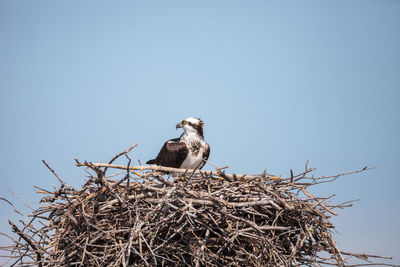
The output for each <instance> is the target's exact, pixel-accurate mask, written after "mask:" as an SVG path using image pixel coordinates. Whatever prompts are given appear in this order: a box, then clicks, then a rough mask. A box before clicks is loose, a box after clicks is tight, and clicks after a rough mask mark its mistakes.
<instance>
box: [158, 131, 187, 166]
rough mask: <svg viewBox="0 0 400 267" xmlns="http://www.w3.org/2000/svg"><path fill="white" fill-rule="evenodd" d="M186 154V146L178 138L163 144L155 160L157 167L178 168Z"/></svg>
mask: <svg viewBox="0 0 400 267" xmlns="http://www.w3.org/2000/svg"><path fill="white" fill-rule="evenodd" d="M187 154H188V148H187V145H186V144H185V143H184V142H181V141H180V140H179V138H175V139H171V140H168V141H167V142H165V144H164V145H163V147H162V148H161V150H160V152H159V153H158V155H157V158H156V162H155V163H156V164H157V165H159V166H165V167H172V168H179V167H180V166H181V164H182V162H183V161H184V160H185V158H186V156H187Z"/></svg>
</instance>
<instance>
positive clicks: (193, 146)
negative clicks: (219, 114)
mask: <svg viewBox="0 0 400 267" xmlns="http://www.w3.org/2000/svg"><path fill="white" fill-rule="evenodd" d="M179 128H182V129H183V134H182V135H181V136H180V137H179V138H174V139H170V140H168V141H166V142H165V143H164V145H163V146H162V148H161V150H160V152H159V153H158V155H157V157H156V158H155V159H151V160H149V161H147V162H146V163H147V164H156V165H158V166H164V167H172V168H180V169H198V170H200V169H201V168H203V166H204V165H205V163H206V161H207V159H208V157H209V156H210V146H209V144H207V143H206V141H204V134H203V129H204V123H203V121H202V120H201V119H199V118H192V117H189V118H186V119H184V120H182V121H181V122H180V123H178V124H177V125H176V129H179Z"/></svg>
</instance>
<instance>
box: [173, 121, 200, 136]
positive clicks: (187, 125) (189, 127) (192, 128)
mask: <svg viewBox="0 0 400 267" xmlns="http://www.w3.org/2000/svg"><path fill="white" fill-rule="evenodd" d="M178 128H182V129H183V131H184V132H185V133H186V134H190V133H196V134H198V135H200V136H201V137H203V128H204V123H203V122H202V121H201V119H198V118H191V117H189V118H186V119H184V120H183V121H181V122H180V123H178V124H177V125H176V129H178Z"/></svg>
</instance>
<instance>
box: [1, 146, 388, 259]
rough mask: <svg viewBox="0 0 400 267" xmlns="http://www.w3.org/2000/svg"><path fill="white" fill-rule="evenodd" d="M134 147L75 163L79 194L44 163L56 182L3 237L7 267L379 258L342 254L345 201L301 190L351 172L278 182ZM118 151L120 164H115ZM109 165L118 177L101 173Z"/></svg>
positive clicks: (305, 175) (307, 169)
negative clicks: (156, 160)
mask: <svg viewBox="0 0 400 267" xmlns="http://www.w3.org/2000/svg"><path fill="white" fill-rule="evenodd" d="M134 147H135V146H132V147H131V148H129V149H128V150H126V151H124V152H122V153H119V154H118V155H116V156H115V157H114V158H113V159H112V160H111V161H110V162H109V164H103V163H91V162H86V161H85V162H84V163H81V162H79V161H78V160H76V163H77V166H79V167H85V168H87V169H88V173H90V176H89V178H88V180H87V181H86V182H85V184H84V185H83V186H82V188H80V189H75V188H72V187H71V186H69V185H67V184H66V183H65V182H64V181H63V180H61V178H60V177H59V176H58V175H57V174H56V173H55V172H54V170H53V169H52V168H51V167H50V166H49V165H48V164H47V163H46V162H45V161H43V163H44V164H45V165H46V166H47V167H48V168H49V170H50V171H51V172H52V173H53V174H54V175H55V176H56V177H57V179H58V180H59V181H60V183H61V186H60V187H59V188H56V189H55V190H54V191H52V190H45V189H41V188H38V187H37V190H38V191H37V192H38V193H40V194H43V195H44V196H43V198H42V200H41V203H42V204H41V206H40V207H39V208H37V209H36V210H34V211H33V213H32V214H31V215H30V216H31V217H32V220H31V221H30V222H26V223H24V222H22V224H23V225H22V227H18V226H16V224H14V223H12V222H11V221H10V224H11V226H12V230H13V231H14V233H16V234H17V235H18V236H19V239H16V238H12V237H10V236H8V235H5V234H2V235H3V236H8V237H9V238H10V240H11V242H13V245H12V246H8V247H2V248H1V250H2V251H3V252H5V253H6V256H7V257H9V259H10V260H12V261H13V265H14V266H29V265H39V266H297V265H307V266H320V265H321V264H330V265H335V266H345V264H346V260H347V259H348V258H349V257H353V258H354V257H356V258H360V259H362V260H369V259H370V258H374V257H378V256H373V255H365V254H357V253H350V252H343V251H340V249H339V248H338V247H337V246H336V244H335V242H334V239H333V237H332V230H333V229H334V226H333V225H332V223H331V222H330V216H331V215H337V213H336V212H335V211H333V210H334V209H337V208H344V207H348V206H351V205H352V204H349V203H342V204H332V203H330V201H331V197H332V196H330V197H315V196H313V195H312V194H311V193H310V192H309V191H308V190H307V188H308V187H310V186H313V185H316V184H319V183H323V182H327V181H332V179H336V178H337V177H340V176H343V175H346V174H350V173H342V174H338V175H335V176H326V177H308V176H307V175H308V174H309V173H310V172H312V170H313V169H309V168H308V167H307V164H306V168H305V171H304V172H303V173H300V174H297V175H294V174H293V172H292V171H291V175H290V177H288V178H284V179H282V178H278V177H276V176H274V175H269V174H266V173H265V172H264V173H263V174H260V175H236V174H227V173H225V172H223V171H222V169H223V168H216V171H199V170H182V169H175V168H166V167H160V166H130V158H129V157H128V156H127V153H129V151H131V150H132V149H133V148H134ZM122 155H125V156H126V157H127V158H128V159H129V162H128V164H127V166H123V165H115V164H112V163H113V162H114V161H115V160H116V159H117V158H119V157H120V156H122ZM111 169H121V170H125V171H123V172H119V173H117V174H111V175H108V176H106V172H107V170H108V171H109V170H111ZM367 169H368V168H363V169H361V170H359V171H356V172H362V171H365V170H367ZM137 171H140V172H141V173H137ZM118 175H119V176H118ZM171 176H174V177H171ZM299 192H302V193H303V194H304V195H303V196H300V194H299ZM0 199H1V198H0ZM3 200H4V199H3ZM6 201H7V200H6ZM7 202H8V201H7ZM9 203H10V202H9ZM10 204H11V203H10ZM322 252H324V253H325V254H324V253H322ZM322 255H324V256H322ZM326 255H328V256H326ZM378 258H379V257H378ZM368 264H370V262H369V261H368V262H367V263H366V264H365V265H368ZM389 265H390V264H389ZM391 266H393V265H391Z"/></svg>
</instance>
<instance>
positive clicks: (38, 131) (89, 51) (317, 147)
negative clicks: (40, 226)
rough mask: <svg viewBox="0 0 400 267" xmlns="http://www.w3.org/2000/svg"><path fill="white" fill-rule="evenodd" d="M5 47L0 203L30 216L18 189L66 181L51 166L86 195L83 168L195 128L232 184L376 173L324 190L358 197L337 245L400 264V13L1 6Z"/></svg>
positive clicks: (0, 55) (353, 6) (224, 6)
mask: <svg viewBox="0 0 400 267" xmlns="http://www.w3.org/2000/svg"><path fill="white" fill-rule="evenodd" d="M0 38H1V39H0V40H1V41H0V127H1V128H0V137H1V138H0V149H1V154H0V161H1V169H0V176H1V180H0V181H1V182H0V183H1V184H0V196H1V197H6V198H9V199H11V200H14V202H15V203H16V204H17V206H18V207H19V208H20V209H21V210H23V211H26V212H27V211H28V210H27V209H26V208H25V207H24V206H23V205H22V204H21V203H19V202H18V201H17V200H15V199H13V196H12V195H11V193H10V192H9V191H8V189H10V190H12V191H13V192H15V193H16V194H17V195H18V196H20V197H21V198H22V199H24V200H26V201H28V202H29V203H33V202H35V201H37V200H38V199H39V196H37V195H36V194H35V193H33V187H32V186H33V185H38V186H41V187H45V188H51V185H52V184H57V180H56V179H55V178H54V177H53V176H52V175H51V173H50V172H49V171H48V170H47V169H46V168H45V166H44V165H43V164H42V163H41V159H46V160H47V162H48V163H49V164H50V165H51V166H52V167H53V168H54V169H55V170H56V171H57V172H58V173H59V175H60V176H61V177H62V178H63V179H64V180H66V181H67V182H68V183H69V184H72V185H74V186H80V185H81V184H82V183H83V181H84V179H85V177H84V175H85V173H84V172H83V170H81V169H79V168H77V167H75V166H74V162H73V158H74V157H77V158H79V159H80V160H88V161H94V162H97V161H102V162H107V161H108V160H110V159H111V158H112V157H113V156H114V155H115V154H117V153H118V152H121V151H123V150H125V149H127V148H128V147H129V146H130V145H133V144H134V143H136V142H139V143H140V144H139V146H138V147H137V148H135V149H134V150H133V152H132V153H131V156H132V158H133V159H134V160H135V161H136V162H137V160H138V159H139V160H141V162H145V161H146V160H148V159H150V158H153V157H154V156H155V155H156V154H157V153H158V150H159V149H160V147H161V145H162V143H163V142H164V141H165V140H166V139H168V138H174V137H177V136H178V135H179V134H180V132H179V131H176V130H175V125H176V123H177V122H179V121H180V120H182V119H183V118H185V117H188V116H195V117H200V118H202V119H203V121H204V122H205V138H206V140H207V141H208V143H209V144H210V145H211V155H210V161H211V162H213V163H215V164H217V165H220V166H223V165H229V166H230V169H229V172H237V173H260V172H262V171H263V170H264V169H267V171H268V172H269V173H273V174H276V175H282V176H288V175H289V170H290V169H293V170H294V171H295V172H296V171H297V172H299V171H301V170H303V169H304V165H305V162H306V160H310V163H309V165H310V166H312V167H316V168H318V169H317V171H316V175H330V174H335V173H338V172H343V171H349V170H356V169H360V168H362V167H364V166H366V165H368V166H378V168H377V169H375V170H371V171H369V172H367V173H363V174H360V175H354V176H349V177H342V178H340V180H338V181H336V182H335V183H330V184H326V185H324V186H318V187H315V188H314V189H313V193H314V194H316V195H322V196H328V195H330V194H336V197H335V198H334V200H335V201H337V202H343V201H348V200H353V199H360V201H359V202H357V203H356V205H355V206H354V207H352V208H349V209H346V210H342V211H339V212H340V215H339V216H337V217H335V218H333V221H334V223H335V225H336V230H337V234H336V235H335V239H336V240H337V241H338V245H339V247H340V248H342V249H344V250H349V251H354V252H363V253H372V254H381V255H387V256H393V257H395V259H394V260H393V261H392V263H397V264H400V242H399V239H400V228H399V225H400V212H399V211H400V208H399V205H400V194H399V193H398V191H399V190H400V189H399V187H400V177H399V176H400V175H399V165H400V157H399V151H400V141H399V136H400V107H399V104H398V102H399V100H400V1H394V0H375V1H370V0H363V1H356V0H353V1H340V0H339V1H317V0H315V1H311V0H307V1H266V0H265V1H257V0H251V1H245V0H240V1H237V0H218V1H205V0H203V1H186V0H185V1H177V0H155V1H144V0H142V1H98V0H97V1H41V0H37V1H27V0H25V1H24V0H21V1H12V0H2V1H0ZM207 168H208V169H212V167H211V166H206V167H205V169H207ZM0 212H1V214H2V215H1V218H2V219H1V221H0V231H2V232H7V233H8V232H10V230H9V227H8V224H7V220H6V219H8V218H13V219H15V216H14V215H13V210H12V208H11V207H10V206H8V205H7V204H5V203H4V202H1V203H0ZM0 241H1V242H4V239H0Z"/></svg>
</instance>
